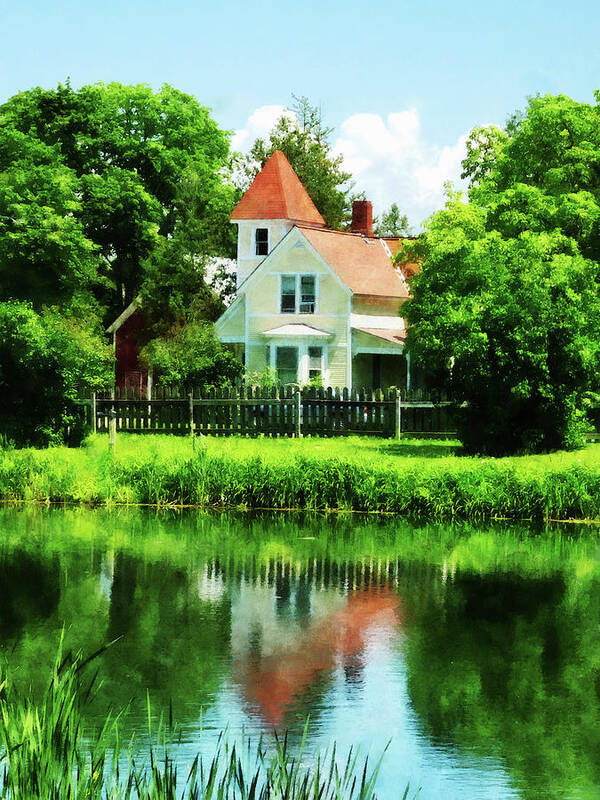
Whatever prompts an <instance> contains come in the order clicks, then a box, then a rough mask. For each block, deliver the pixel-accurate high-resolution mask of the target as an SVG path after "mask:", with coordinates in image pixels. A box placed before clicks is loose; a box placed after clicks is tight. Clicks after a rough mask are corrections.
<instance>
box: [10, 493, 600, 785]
mask: <svg viewBox="0 0 600 800" xmlns="http://www.w3.org/2000/svg"><path fill="white" fill-rule="evenodd" d="M0 531H1V536H2V538H1V539H0V646H1V648H2V653H3V657H4V659H5V660H6V661H7V662H8V664H9V666H10V668H11V672H12V674H13V675H14V677H15V680H16V682H17V683H18V684H20V686H21V687H22V688H23V689H24V690H27V691H32V692H34V693H40V692H41V691H42V689H43V686H44V684H45V681H46V675H47V669H48V667H49V665H50V663H51V661H52V659H53V657H54V653H55V648H56V643H57V640H58V636H59V633H60V630H61V628H62V626H63V625H66V627H67V631H66V642H67V646H69V647H73V648H75V649H82V650H84V651H85V652H91V651H93V650H95V649H96V648H98V647H99V646H100V645H101V644H103V643H104V642H106V641H108V640H112V639H116V638H118V639H119V641H118V643H117V644H116V645H115V646H114V647H112V648H111V649H110V650H109V651H108V652H107V653H106V654H105V656H104V657H103V663H102V665H101V672H102V675H103V678H104V691H103V694H102V697H101V699H100V701H99V706H98V708H97V709H96V714H97V715H98V716H97V718H98V719H99V718H100V716H101V714H102V713H103V712H104V710H105V707H106V705H112V706H115V707H121V706H122V705H125V704H126V703H128V702H129V701H130V700H131V699H132V698H134V702H133V706H132V713H131V714H130V716H129V718H128V724H129V726H130V729H131V728H133V727H138V728H139V727H140V726H142V727H143V726H144V722H143V719H144V714H145V708H144V704H145V696H146V690H147V689H148V690H149V691H150V693H151V696H152V698H153V700H154V703H155V704H156V708H157V711H158V710H159V709H161V708H166V707H167V706H168V705H169V703H170V702H172V706H173V711H174V714H175V717H176V718H177V719H178V720H179V722H180V723H181V725H182V726H183V735H182V744H181V745H180V753H181V756H180V757H181V761H182V764H185V763H187V762H188V761H189V759H190V754H191V753H192V752H195V750H196V749H198V747H199V746H202V742H203V741H205V740H206V739H207V737H208V740H210V737H211V736H212V735H213V733H212V732H213V731H215V730H217V729H220V728H222V727H223V726H224V725H226V724H228V725H229V726H230V728H231V730H232V731H233V732H235V731H237V730H240V729H241V728H242V727H243V728H244V729H245V730H246V731H248V732H252V731H265V730H270V729H272V728H273V727H279V728H284V727H285V728H289V729H290V730H291V732H292V737H294V736H299V735H300V732H301V731H302V728H303V725H304V720H305V718H306V716H307V715H308V714H309V715H310V718H311V727H310V731H311V738H310V743H311V745H312V746H314V747H317V746H322V745H323V744H327V743H329V742H330V741H331V740H332V739H333V738H334V737H335V739H336V740H337V741H338V743H339V744H340V745H341V746H342V747H343V746H344V745H350V744H355V745H356V744H362V745H363V747H370V748H371V752H373V753H378V752H380V751H381V750H382V749H383V747H384V746H385V744H386V743H387V742H388V740H389V739H391V746H390V749H389V752H388V755H387V758H386V760H385V762H384V768H383V771H382V775H381V782H380V795H381V796H383V797H392V796H397V795H398V793H400V795H401V794H402V791H400V792H398V789H399V787H401V788H402V790H403V788H404V785H405V783H406V782H407V781H409V780H410V781H411V782H412V784H413V785H415V786H416V785H418V784H421V785H422V787H423V788H422V791H421V795H420V796H421V797H423V798H434V797H435V798H439V797H448V798H454V797H456V798H458V797H460V798H465V797H468V798H470V797H472V798H480V797H490V798H492V797H493V798H509V797H523V798H562V797H565V796H569V797H573V798H588V797H590V798H591V797H597V796H598V795H599V794H600V766H599V764H600V759H598V752H600V726H599V725H598V723H599V722H600V635H599V624H598V623H599V621H600V559H599V557H598V546H597V543H596V540H595V538H594V537H593V536H591V535H589V534H587V533H585V532H584V534H583V535H582V536H580V537H579V538H578V539H568V538H567V537H566V536H565V535H564V533H560V532H558V533H557V532H556V531H552V530H547V531H541V532H538V533H537V534H536V535H534V534H533V533H532V532H531V531H527V530H517V529H512V528H506V529H494V530H485V529H483V530H482V529H477V528H473V527H469V526H463V527H456V528H451V527H444V526H420V527H414V526H411V525H409V524H408V523H405V522H398V521H385V520H373V519H370V518H351V519H350V518H335V519H332V520H327V522H326V524H325V523H324V521H323V520H322V519H315V518H301V517H299V518H290V517H286V518H282V517H268V516H263V517H255V518H250V517H236V516H227V515H225V516H221V517H211V516H208V515H200V514H185V515H181V516H179V515H173V516H169V515H151V514H147V513H142V512H133V513H127V514H108V513H107V512H104V511H101V512H85V511H66V512H65V511H41V510H26V511H16V510H11V509H4V510H0ZM201 726H202V727H203V728H204V733H203V734H202V737H201V736H200V727H201ZM207 749H210V747H209V746H208V745H207Z"/></svg>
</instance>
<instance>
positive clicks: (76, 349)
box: [0, 301, 112, 445]
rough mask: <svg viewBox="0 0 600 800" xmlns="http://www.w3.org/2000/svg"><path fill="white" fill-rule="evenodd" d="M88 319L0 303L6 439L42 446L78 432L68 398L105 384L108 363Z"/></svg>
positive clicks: (1, 418)
mask: <svg viewBox="0 0 600 800" xmlns="http://www.w3.org/2000/svg"><path fill="white" fill-rule="evenodd" d="M90 319H91V321H90ZM93 319H94V318H93V316H92V317H91V318H88V319H86V318H85V317H82V318H77V317H75V316H64V315H62V314H61V313H58V312H57V311H56V309H53V310H47V311H45V312H43V313H42V314H37V313H36V312H35V311H34V310H33V309H32V308H31V307H30V306H29V305H28V304H26V303H18V302H15V301H11V302H6V303H0V394H1V396H2V409H1V411H0V430H1V431H2V433H3V434H4V435H5V436H7V437H8V438H9V439H12V440H14V441H15V442H16V443H17V444H34V445H46V444H49V443H56V442H58V441H60V440H61V439H62V437H63V434H64V430H65V428H66V427H67V426H71V427H75V428H77V429H79V428H80V426H81V415H80V414H79V413H78V409H77V407H76V405H75V403H74V400H75V399H76V398H77V397H78V395H79V394H80V392H89V391H91V390H96V389H99V388H101V387H104V386H106V385H107V384H108V382H109V380H110V369H111V364H112V355H111V352H110V349H109V348H108V347H107V346H106V345H105V344H104V341H103V339H102V338H101V334H100V331H99V330H98V329H95V328H94V326H93Z"/></svg>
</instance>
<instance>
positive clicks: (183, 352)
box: [141, 321, 242, 390]
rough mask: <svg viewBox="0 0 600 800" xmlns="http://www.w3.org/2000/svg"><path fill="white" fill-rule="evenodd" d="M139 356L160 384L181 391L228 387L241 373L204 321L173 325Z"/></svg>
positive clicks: (231, 355) (240, 366)
mask: <svg viewBox="0 0 600 800" xmlns="http://www.w3.org/2000/svg"><path fill="white" fill-rule="evenodd" d="M141 357H142V359H143V361H144V362H145V363H146V364H147V365H148V366H149V367H152V368H153V369H154V370H156V371H157V372H158V373H159V374H160V381H161V383H163V384H165V385H168V386H173V387H176V388H178V389H184V390H189V389H192V388H194V387H196V386H224V385H225V386H227V385H231V384H232V383H234V382H235V381H236V380H237V379H238V378H239V377H240V375H241V372H242V364H241V363H240V361H238V359H237V358H235V356H234V355H233V353H232V352H231V351H230V350H229V349H228V348H227V347H226V346H225V345H223V344H221V342H220V341H219V340H218V339H217V336H216V334H215V331H214V327H213V325H211V324H210V323H207V322H197V321H196V322H194V321H191V322H187V323H185V324H183V325H176V326H174V328H173V329H172V330H171V331H169V332H168V333H167V334H165V335H164V336H161V337H159V338H155V339H152V340H151V341H150V342H149V343H148V344H147V345H146V346H145V347H144V348H142V351H141Z"/></svg>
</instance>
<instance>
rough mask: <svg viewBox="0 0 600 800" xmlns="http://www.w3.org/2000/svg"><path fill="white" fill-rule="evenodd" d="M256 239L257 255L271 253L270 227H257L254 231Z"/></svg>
mask: <svg viewBox="0 0 600 800" xmlns="http://www.w3.org/2000/svg"><path fill="white" fill-rule="evenodd" d="M254 241H255V244H256V255H257V256H266V255H268V254H269V229H268V228H257V229H256V231H255V233H254Z"/></svg>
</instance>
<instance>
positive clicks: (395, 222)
mask: <svg viewBox="0 0 600 800" xmlns="http://www.w3.org/2000/svg"><path fill="white" fill-rule="evenodd" d="M373 230H374V232H375V235H376V236H411V229H410V223H409V221H408V217H407V216H406V214H401V213H400V209H399V207H398V204H397V203H392V205H391V206H390V207H389V208H388V209H387V211H384V212H382V214H381V217H380V218H379V219H378V220H376V222H375V225H374V228H373Z"/></svg>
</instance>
